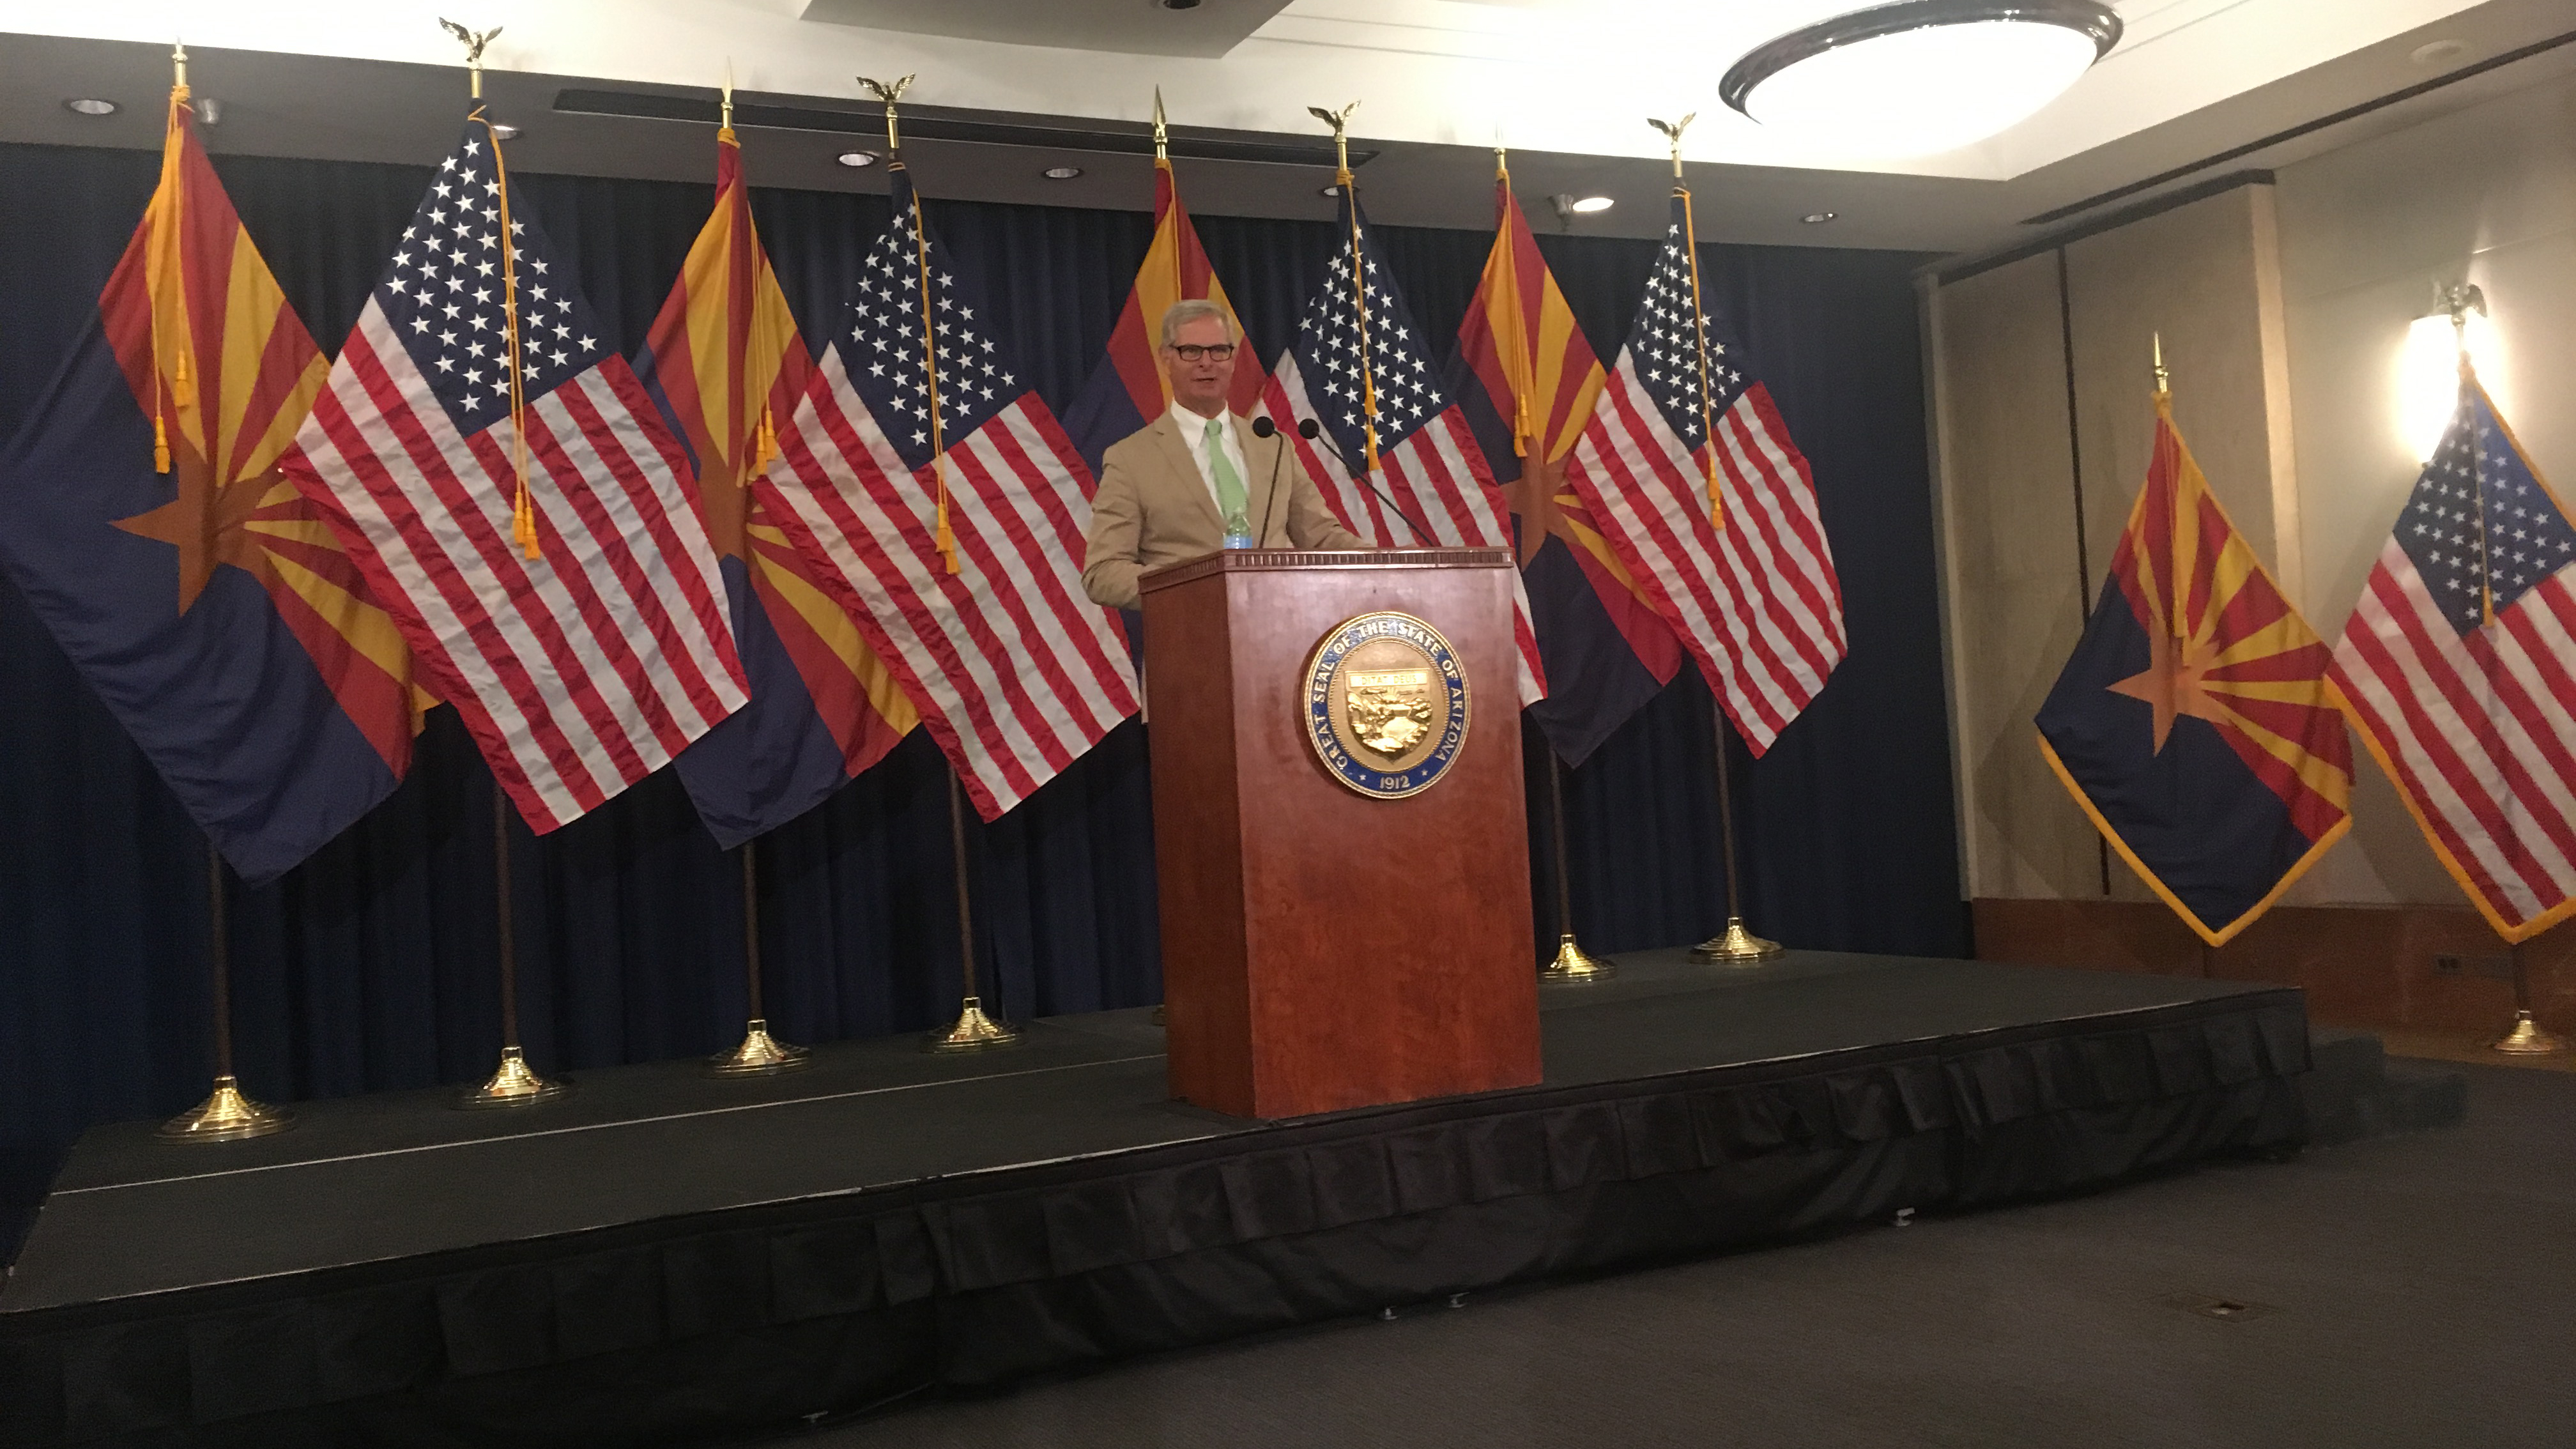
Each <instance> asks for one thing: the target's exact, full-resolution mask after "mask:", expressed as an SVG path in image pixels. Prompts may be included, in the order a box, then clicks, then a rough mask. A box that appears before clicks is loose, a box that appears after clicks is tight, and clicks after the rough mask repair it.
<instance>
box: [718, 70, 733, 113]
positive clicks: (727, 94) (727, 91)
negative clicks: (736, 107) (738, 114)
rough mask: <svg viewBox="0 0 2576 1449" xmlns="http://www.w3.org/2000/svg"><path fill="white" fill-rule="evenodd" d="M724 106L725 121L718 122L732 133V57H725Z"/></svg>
mask: <svg viewBox="0 0 2576 1449" xmlns="http://www.w3.org/2000/svg"><path fill="white" fill-rule="evenodd" d="M722 105H723V107H724V119H723V120H721V121H719V122H717V125H719V126H721V127H722V128H723V129H725V130H728V131H730V130H732V129H733V57H732V56H726V57H725V78H724V100H723V102H722Z"/></svg>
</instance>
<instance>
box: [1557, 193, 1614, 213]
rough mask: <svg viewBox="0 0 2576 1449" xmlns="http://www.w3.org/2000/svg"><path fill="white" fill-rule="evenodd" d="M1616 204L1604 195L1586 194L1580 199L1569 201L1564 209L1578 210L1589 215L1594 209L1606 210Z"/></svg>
mask: <svg viewBox="0 0 2576 1449" xmlns="http://www.w3.org/2000/svg"><path fill="white" fill-rule="evenodd" d="M1617 204H1618V203H1617V202H1614V201H1612V200H1611V199H1610V198H1609V197H1606V196H1587V197H1584V198H1583V199H1582V200H1580V201H1576V202H1571V203H1569V204H1568V205H1567V206H1566V210H1568V211H1579V212H1582V213H1583V214H1584V215H1586V216H1589V215H1591V214H1592V213H1594V212H1596V211H1608V210H1609V209H1610V208H1611V207H1613V206H1616V205H1617Z"/></svg>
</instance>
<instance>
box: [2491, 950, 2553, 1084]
mask: <svg viewBox="0 0 2576 1449" xmlns="http://www.w3.org/2000/svg"><path fill="white" fill-rule="evenodd" d="M2522 945H2523V943H2522V942H2520V941H2516V942H2514V943H2513V1030H2511V1031H2508V1032H2506V1033H2505V1034H2504V1035H2503V1036H2502V1037H2499V1038H2498V1039H2497V1040H2496V1041H2495V1042H2494V1043H2493V1044H2491V1045H2490V1046H2489V1048H2488V1050H2490V1051H2499V1052H2503V1053H2504V1054H2505V1055H2507V1056H2515V1057H2546V1056H2555V1055H2557V1054H2558V1053H2560V1052H2563V1051H2565V1050H2567V1039H2566V1038H2564V1037H2562V1036H2559V1035H2558V1034H2557V1033H2555V1032H2551V1031H2545V1030H2543V1029H2542V1028H2541V1025H2540V1023H2539V1022H2536V1021H2534V1020H2532V1019H2531V972H2530V971H2529V969H2527V968H2526V967H2525V965H2524V963H2523V959H2522Z"/></svg>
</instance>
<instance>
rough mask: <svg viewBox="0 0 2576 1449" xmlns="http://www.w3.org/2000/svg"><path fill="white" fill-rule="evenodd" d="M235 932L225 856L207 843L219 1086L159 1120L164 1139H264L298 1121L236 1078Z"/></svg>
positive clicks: (208, 959)
mask: <svg viewBox="0 0 2576 1449" xmlns="http://www.w3.org/2000/svg"><path fill="white" fill-rule="evenodd" d="M232 962H233V952H232V933H231V931H230V930H229V928H228V927H227V925H226V923H225V919H224V857H223V852H221V851H219V850H217V849H215V843H214V841H212V840H208V841H207V842H206V965H207V967H208V973H209V975H210V976H211V978H212V985H213V988H214V990H213V993H212V1000H211V1003H210V1005H211V1007H212V1010H213V1016H214V1047H215V1053H214V1055H215V1085H214V1090H213V1091H212V1092H210V1093H208V1094H207V1096H206V1100H204V1101H202V1102H199V1103H198V1104H197V1105H196V1106H194V1107H191V1108H189V1109H188V1110H187V1111H185V1112H182V1113H180V1114H179V1115H178V1116H176V1117H173V1118H171V1119H170V1120H169V1121H167V1122H164V1123H162V1124H161V1126H160V1129H159V1133H158V1135H159V1136H160V1138H161V1140H163V1141H165V1142H237V1141H240V1140H241V1139H242V1138H245V1137H266V1136H268V1135H269V1134H270V1133H272V1132H283V1131H285V1130H286V1129H287V1128H289V1127H292V1126H294V1125H295V1119H294V1118H293V1117H291V1116H289V1115H288V1114H286V1113H284V1112H281V1111H279V1110H278V1109H276V1108H274V1107H263V1106H261V1105H260V1104H259V1103H257V1102H254V1101H252V1100H251V1099H250V1098H248V1097H245V1096H243V1095H242V1090H241V1083H240V1082H238V1081H236V1080H234V1078H233V982H232Z"/></svg>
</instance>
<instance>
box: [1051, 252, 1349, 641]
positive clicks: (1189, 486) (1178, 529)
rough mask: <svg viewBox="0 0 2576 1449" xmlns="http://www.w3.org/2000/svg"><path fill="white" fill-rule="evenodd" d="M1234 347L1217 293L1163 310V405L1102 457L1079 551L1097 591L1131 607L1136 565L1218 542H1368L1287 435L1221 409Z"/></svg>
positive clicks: (1177, 558) (1193, 553)
mask: <svg viewBox="0 0 2576 1449" xmlns="http://www.w3.org/2000/svg"><path fill="white" fill-rule="evenodd" d="M1242 351H1243V349H1242V348H1241V347H1239V346H1237V345H1236V344H1235V341H1234V333H1233V328H1232V326H1231V324H1230V323H1229V322H1228V320H1227V318H1226V314H1225V309H1224V308H1222V307H1219V306H1218V305H1217V304H1215V303H1214V302H1208V301H1195V300H1194V301H1185V302H1175V303H1173V304H1172V305H1171V306H1170V307H1169V308H1167V309H1165V310H1164V312H1163V328H1162V347H1161V349H1160V350H1159V351H1158V352H1157V354H1156V356H1157V358H1158V359H1159V360H1160V362H1161V363H1162V367H1163V377H1164V378H1165V380H1167V381H1168V382H1169V383H1170V384H1171V389H1172V406H1171V410H1170V411H1168V412H1166V413H1164V414H1163V415H1162V416H1161V417H1158V418H1156V419H1154V420H1153V421H1152V422H1150V423H1147V424H1146V425H1145V426H1144V427H1142V428H1139V429H1138V430H1137V431H1136V432H1135V433H1134V434H1133V435H1131V436H1129V437H1127V438H1124V439H1122V440H1120V441H1119V442H1118V443H1116V444H1114V445H1112V446H1111V448H1110V449H1109V451H1108V453H1106V454H1105V455H1103V456H1102V458H1101V467H1100V491H1099V493H1098V495H1097V496H1095V497H1094V498H1093V499H1092V502H1091V535H1090V539H1089V547H1088V549H1087V550H1086V551H1085V553H1084V556H1083V561H1082V586H1083V588H1085V589H1086V590H1088V591H1089V592H1090V594H1091V597H1092V599H1093V600H1094V601H1096V602H1098V603H1102V604H1106V605H1108V606H1109V607H1111V608H1113V609H1133V608H1135V607H1137V594H1136V578H1137V576H1138V575H1139V574H1142V573H1144V572H1145V571H1146V570H1147V569H1154V568H1160V567H1162V566H1163V565H1165V564H1173V563H1179V562H1181V561H1183V560H1185V559H1193V558H1197V557H1199V556H1200V555H1202V554H1210V553H1214V552H1216V551H1217V550H1218V549H1221V548H1255V547H1258V548H1313V549H1364V548H1367V547H1369V544H1367V543H1366V542H1364V541H1363V540H1361V539H1360V538H1358V537H1357V536H1356V535H1354V534H1352V533H1351V531H1350V530H1348V529H1346V528H1344V527H1342V525H1341V524H1340V523H1339V522H1338V521H1336V520H1335V519H1334V517H1333V513H1332V510H1331V509H1329V508H1327V507H1325V506H1324V495H1323V494H1322V493H1320V492H1318V491H1317V490H1316V488H1315V482H1314V480H1313V479H1311V478H1309V477H1307V476H1306V470H1305V469H1304V468H1302V467H1300V466H1298V464H1297V462H1296V460H1294V459H1292V458H1290V457H1288V456H1287V453H1288V440H1287V439H1286V438H1283V437H1281V436H1279V435H1278V434H1277V433H1276V432H1272V433H1270V434H1269V435H1268V436H1263V435H1262V434H1261V433H1259V432H1255V431H1252V430H1249V429H1246V428H1245V427H1243V426H1242V424H1241V423H1240V421H1239V420H1238V419H1236V418H1235V417H1234V416H1233V415H1232V414H1230V413H1228V412H1227V411H1226V406H1225V402H1226V392H1227V389H1228V387H1229V386H1230V385H1231V383H1232V382H1233V379H1234V369H1235V365H1236V360H1237V357H1238V356H1239V354H1240V353H1241V352H1242Z"/></svg>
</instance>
